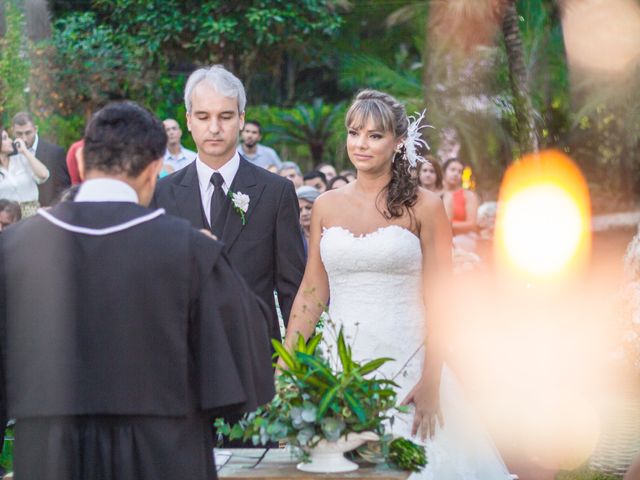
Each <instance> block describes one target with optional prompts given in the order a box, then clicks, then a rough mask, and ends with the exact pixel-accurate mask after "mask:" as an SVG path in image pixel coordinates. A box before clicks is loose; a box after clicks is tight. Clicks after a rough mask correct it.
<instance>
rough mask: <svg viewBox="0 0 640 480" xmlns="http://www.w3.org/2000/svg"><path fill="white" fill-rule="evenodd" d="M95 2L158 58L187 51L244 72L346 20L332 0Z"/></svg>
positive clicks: (102, 13)
mask: <svg viewBox="0 0 640 480" xmlns="http://www.w3.org/2000/svg"><path fill="white" fill-rule="evenodd" d="M93 6H94V8H95V9H96V10H97V11H98V13H99V14H100V16H101V17H102V18H104V19H105V20H106V21H108V22H109V23H110V24H111V25H112V26H113V28H114V29H116V31H117V32H118V33H119V34H126V35H132V36H135V37H136V39H137V40H138V42H139V44H140V45H141V46H143V47H144V48H145V49H146V50H147V51H148V52H149V53H150V54H151V56H153V57H154V60H155V61H157V62H160V63H163V62H164V61H166V60H167V59H168V58H169V59H170V58H171V57H172V54H176V55H177V54H179V55H180V56H183V55H184V54H185V53H186V54H188V55H189V56H190V57H192V58H193V60H195V61H196V62H213V61H215V62H221V63H224V64H226V65H233V66H234V67H235V68H236V70H238V69H239V70H242V71H245V70H246V69H247V67H249V66H254V65H257V64H261V65H262V66H267V65H269V62H270V61H272V60H273V58H279V55H280V54H281V52H282V51H284V50H292V49H294V48H295V47H296V46H297V45H299V44H301V43H303V42H314V41H320V42H321V41H322V40H323V39H326V38H328V37H331V36H332V35H334V34H335V33H336V32H337V31H338V29H339V28H340V26H341V24H342V19H341V17H340V16H339V15H338V14H337V12H336V10H335V9H334V8H332V2H330V1H327V0H298V1H287V0H272V1H269V2H235V3H233V2H225V1H221V0H205V1H194V0H191V1H182V0H151V1H147V2H140V1H137V0H94V2H93ZM166 55H168V57H167V56H166Z"/></svg>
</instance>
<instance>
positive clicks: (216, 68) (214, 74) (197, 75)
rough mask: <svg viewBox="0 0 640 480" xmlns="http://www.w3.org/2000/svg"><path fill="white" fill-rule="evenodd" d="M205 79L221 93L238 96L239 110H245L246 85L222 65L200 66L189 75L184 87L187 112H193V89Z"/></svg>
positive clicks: (240, 111) (241, 111)
mask: <svg viewBox="0 0 640 480" xmlns="http://www.w3.org/2000/svg"><path fill="white" fill-rule="evenodd" d="M203 81H204V82H207V83H208V84H209V85H210V86H211V87H213V89H214V90H216V91H217V92H218V93H220V94H221V95H224V96H225V97H231V98H236V99H237V100H238V112H239V113H243V112H244V109H245V107H246V106H247V94H246V93H245V91H244V86H243V85H242V82H241V81H240V79H239V78H238V77H236V76H235V75H234V74H233V73H231V72H230V71H229V70H227V69H226V68H224V67H223V66H222V65H212V66H211V67H207V68H199V69H198V70H196V71H195V72H193V73H192V74H191V75H190V76H189V79H188V80H187V85H186V86H185V87H184V105H185V107H186V108H187V112H189V113H191V95H192V93H193V89H194V88H195V87H196V85H198V84H199V83H200V82H203Z"/></svg>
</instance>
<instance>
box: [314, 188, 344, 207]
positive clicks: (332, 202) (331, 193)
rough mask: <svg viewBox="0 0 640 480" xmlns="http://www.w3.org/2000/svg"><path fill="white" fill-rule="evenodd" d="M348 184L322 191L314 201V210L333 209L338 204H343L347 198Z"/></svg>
mask: <svg viewBox="0 0 640 480" xmlns="http://www.w3.org/2000/svg"><path fill="white" fill-rule="evenodd" d="M349 190H350V188H349V185H345V186H344V187H342V188H336V189H335V190H327V191H326V192H324V193H322V194H321V195H320V196H319V197H318V198H317V199H316V201H315V202H314V204H313V208H314V210H315V209H316V208H317V209H319V210H333V209H335V208H336V207H339V206H340V205H344V202H345V201H347V200H348V199H349V196H350V195H349Z"/></svg>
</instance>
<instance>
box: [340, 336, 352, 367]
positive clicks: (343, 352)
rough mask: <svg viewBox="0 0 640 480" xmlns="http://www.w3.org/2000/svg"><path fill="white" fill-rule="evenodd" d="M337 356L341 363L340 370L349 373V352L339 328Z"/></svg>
mask: <svg viewBox="0 0 640 480" xmlns="http://www.w3.org/2000/svg"><path fill="white" fill-rule="evenodd" d="M338 356H339V357H340V362H341V363H342V370H343V371H344V373H349V372H350V371H351V352H349V350H348V348H347V344H346V342H345V341H344V334H343V332H342V328H340V333H338Z"/></svg>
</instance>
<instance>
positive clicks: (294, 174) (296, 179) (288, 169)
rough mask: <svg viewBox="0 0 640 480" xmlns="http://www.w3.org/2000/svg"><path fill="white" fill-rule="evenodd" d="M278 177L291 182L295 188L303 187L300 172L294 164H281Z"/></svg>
mask: <svg viewBox="0 0 640 480" xmlns="http://www.w3.org/2000/svg"><path fill="white" fill-rule="evenodd" d="M278 175H280V176H281V177H284V178H288V179H289V180H291V181H292V182H293V186H294V187H295V188H300V187H301V186H302V185H303V181H304V180H303V178H302V171H301V170H300V167H299V166H298V164H297V163H296V162H282V166H281V167H280V169H279V170H278Z"/></svg>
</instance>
